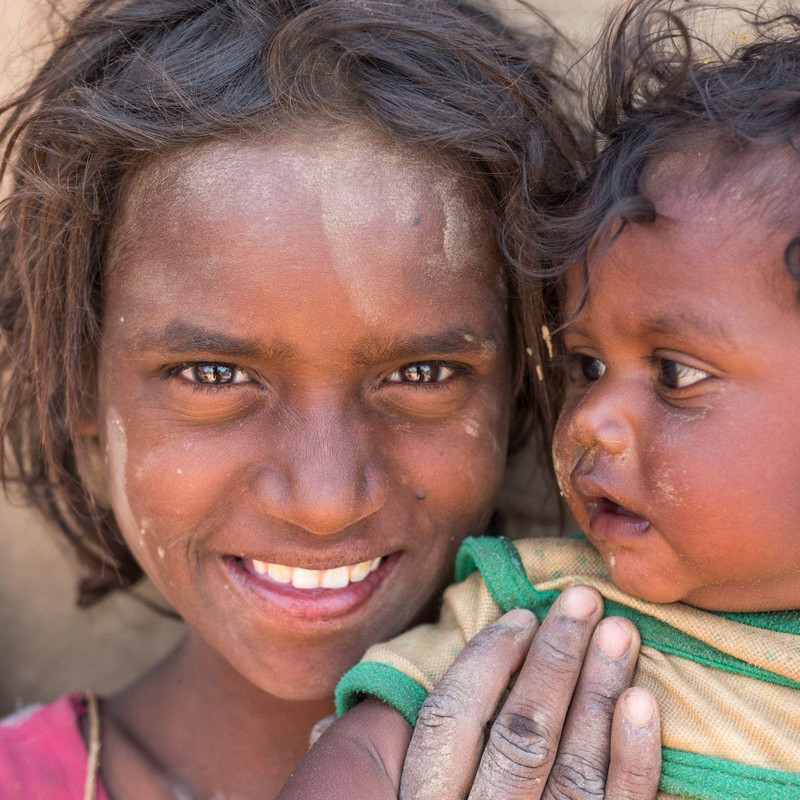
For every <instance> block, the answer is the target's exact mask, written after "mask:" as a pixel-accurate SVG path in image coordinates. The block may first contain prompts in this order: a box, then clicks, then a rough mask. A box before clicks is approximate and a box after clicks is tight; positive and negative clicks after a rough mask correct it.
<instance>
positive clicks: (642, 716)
mask: <svg viewBox="0 0 800 800" xmlns="http://www.w3.org/2000/svg"><path fill="white" fill-rule="evenodd" d="M655 710H656V706H655V703H653V698H652V697H650V695H649V694H648V693H647V692H642V691H633V692H628V694H626V695H625V697H623V699H622V713H623V714H624V715H625V718H626V719H627V720H628V722H630V724H631V725H633V726H634V728H644V727H645V726H646V725H647V724H648V723H649V722H650V720H651V719H653V714H654V713H655Z"/></svg>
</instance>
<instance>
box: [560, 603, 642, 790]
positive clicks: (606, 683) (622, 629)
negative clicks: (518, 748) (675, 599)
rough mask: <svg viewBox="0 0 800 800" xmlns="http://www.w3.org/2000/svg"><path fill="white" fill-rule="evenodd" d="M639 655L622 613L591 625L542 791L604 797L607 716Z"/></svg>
mask: <svg viewBox="0 0 800 800" xmlns="http://www.w3.org/2000/svg"><path fill="white" fill-rule="evenodd" d="M638 655H639V633H638V631H637V630H636V628H635V627H634V626H633V624H632V623H631V622H629V621H628V620H626V619H623V618H622V617H609V618H608V619H604V620H603V621H602V622H601V623H600V624H599V625H598V626H597V628H596V629H595V632H594V635H593V636H592V641H591V644H590V645H589V651H588V653H587V655H586V660H585V661H584V664H583V669H582V670H581V676H580V678H579V680H578V685H577V687H576V688H575V694H574V695H573V697H572V705H571V706H570V709H569V714H568V715H567V721H566V723H565V725H564V732H563V734H562V736H561V743H560V744H559V746H558V753H557V754H556V760H555V763H554V764H553V768H552V769H551V770H550V776H549V777H548V779H547V784H546V788H545V793H544V797H545V798H546V800H556V799H557V798H564V797H570V798H576V799H577V798H587V800H588V798H597V797H603V791H604V789H605V783H606V774H607V772H608V762H609V757H610V750H611V720H612V719H613V717H614V709H615V708H616V705H617V700H618V699H619V697H620V695H621V694H622V693H623V692H624V691H625V690H626V689H627V688H628V687H629V686H630V683H631V679H632V678H633V672H634V670H635V668H636V659H637V657H638Z"/></svg>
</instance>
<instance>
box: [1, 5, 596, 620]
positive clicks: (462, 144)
mask: <svg viewBox="0 0 800 800" xmlns="http://www.w3.org/2000/svg"><path fill="white" fill-rule="evenodd" d="M552 41H553V39H552V35H551V34H548V35H547V36H543V37H541V38H530V39H528V38H525V37H523V36H522V35H521V34H519V33H515V32H513V31H512V30H510V29H509V28H508V27H507V26H506V25H505V24H504V23H503V22H502V21H501V19H500V18H499V17H497V16H495V15H493V14H492V13H490V12H489V11H488V10H487V9H484V8H480V7H478V6H477V5H474V4H472V3H467V2H461V0H89V2H86V3H85V4H84V5H83V7H82V9H81V10H80V11H78V13H77V14H76V15H74V16H73V17H72V18H70V19H67V20H66V21H65V27H64V29H63V32H62V33H61V35H60V38H59V39H58V41H57V42H56V44H55V48H54V50H53V52H52V55H51V56H50V58H49V60H47V62H46V63H45V64H44V66H43V67H42V68H41V69H40V70H39V71H38V73H37V74H36V75H35V77H34V78H33V80H32V81H31V83H30V85H29V86H28V87H27V88H26V89H25V90H24V91H23V92H22V93H21V94H20V95H19V96H18V97H16V98H15V99H13V100H12V101H10V102H9V103H7V104H6V105H5V106H3V107H1V108H0V114H3V115H4V116H5V122H4V125H3V127H2V129H1V130H0V137H2V139H3V140H4V142H5V155H4V160H3V164H2V169H3V174H4V175H5V176H6V177H7V178H8V179H10V181H11V191H10V194H9V195H8V197H7V198H6V199H5V200H4V201H3V203H2V207H1V208H0V374H1V375H2V381H1V382H0V442H2V447H3V453H2V459H0V472H2V475H0V477H2V479H3V482H4V484H5V485H6V487H7V488H8V487H9V486H11V484H12V483H14V484H15V485H18V486H21V487H22V489H23V491H24V493H25V495H26V498H27V499H28V500H29V501H31V502H33V503H34V504H36V505H37V506H38V507H39V508H40V509H42V510H43V512H44V513H45V515H46V516H47V517H48V518H49V519H51V520H53V521H55V523H57V525H58V527H59V528H60V530H61V531H62V532H63V533H64V534H65V535H66V537H67V539H68V540H69V542H70V543H71V545H72V547H73V548H74V550H75V551H76V552H77V554H78V556H79V557H80V560H81V563H82V566H83V570H84V574H83V580H82V582H81V585H80V592H79V602H80V603H81V604H84V605H86V604H89V603H91V602H93V601H94V600H96V599H98V598H100V597H101V596H103V595H104V594H106V593H107V592H108V591H110V590H112V589H115V588H119V587H125V586H130V585H132V584H133V583H134V582H135V581H136V580H137V579H138V578H139V577H140V576H141V571H140V568H139V566H138V565H137V564H136V562H135V561H134V559H133V557H132V556H131V554H130V552H129V551H128V549H127V547H126V546H125V544H124V542H123V540H122V537H121V535H120V533H119V531H118V528H117V525H116V523H115V521H114V518H113V515H112V514H111V512H110V511H109V510H108V508H107V507H106V504H105V503H104V502H102V498H101V497H100V491H99V490H98V489H96V488H93V486H92V480H91V475H92V468H91V464H89V463H88V461H89V456H88V455H87V448H86V447H85V446H84V443H83V442H82V438H81V427H80V423H81V419H82V417H84V416H85V413H86V408H87V404H88V403H89V398H90V397H91V394H92V392H91V387H92V380H93V375H94V371H95V357H96V351H97V347H98V341H99V338H100V335H101V330H100V319H101V313H100V311H101V308H100V307H101V298H102V289H103V262H104V257H105V253H106V248H107V244H108V242H109V235H110V229H111V227H112V225H113V220H114V217H115V210H116V208H117V206H118V203H119V202H120V197H119V195H120V186H121V185H122V184H123V181H124V179H125V178H126V176H128V175H130V174H132V172H133V171H134V170H136V169H137V168H139V167H140V166H141V165H142V164H143V163H144V162H146V161H147V160H148V159H151V158H153V157H159V156H161V155H164V154H168V153H170V152H174V151H176V150H178V149H180V148H184V147H186V146H187V145H191V144H194V143H197V142H202V141H208V140H213V139H219V138H231V137H238V136H243V135H251V134H252V133H253V132H254V131H264V130H267V131H268V130H271V129H272V126H274V125H277V124H282V125H285V124H286V123H287V121H288V122H289V124H291V123H292V121H293V120H294V121H297V120H301V119H302V118H303V117H306V118H307V117H314V118H317V119H323V120H331V121H334V122H335V121H342V120H344V121H353V120H357V121H359V122H362V123H365V124H368V125H371V126H374V127H376V128H378V129H379V130H381V131H383V132H384V133H385V134H387V135H388V136H390V137H394V139H396V140H398V141H400V142H403V143H406V144H410V145H412V146H414V147H417V148H420V149H423V150H425V151H428V152H429V154H430V155H431V156H432V157H434V158H436V157H440V158H443V159H448V160H457V161H458V162H459V163H460V164H462V165H463V166H464V168H465V169H466V170H467V171H468V173H470V174H474V176H475V178H476V180H479V181H480V182H481V183H482V184H483V185H485V186H486V187H487V188H488V192H487V202H488V203H489V204H491V206H492V208H491V212H492V214H493V215H494V217H495V218H496V219H497V231H498V242H499V246H500V249H501V252H502V254H503V255H504V258H505V262H506V267H507V269H506V272H507V276H506V277H507V286H508V288H509V294H510V303H511V312H510V313H511V317H512V327H513V330H514V332H515V341H514V349H515V356H514V358H515V374H516V389H517V393H516V398H517V400H516V415H515V420H514V436H513V440H514V442H520V441H522V440H523V439H524V438H525V437H526V435H529V434H530V433H531V431H538V433H539V435H540V436H541V438H543V439H546V438H547V436H548V431H549V429H550V425H551V422H552V414H551V408H552V407H553V404H552V403H551V402H550V401H549V399H548V395H547V393H546V392H545V391H544V390H543V386H544V384H543V383H542V382H541V377H540V379H538V380H537V373H538V375H539V376H544V379H545V381H546V377H547V376H546V373H547V371H548V364H547V358H546V357H543V351H542V347H543V345H542V343H541V341H540V339H541V336H540V335H539V334H540V330H541V325H542V324H543V323H544V322H545V321H546V319H547V314H546V311H547V308H548V306H547V300H546V298H545V297H544V294H543V292H542V288H541V286H540V285H539V281H538V278H537V275H539V273H540V271H541V269H542V268H544V267H545V266H546V265H549V263H550V260H551V259H552V258H553V257H554V251H553V250H552V249H551V248H550V245H549V239H548V236H547V230H548V226H547V222H548V219H549V218H550V216H552V215H553V214H557V213H560V212H561V210H562V209H563V208H565V207H566V205H565V204H566V203H567V202H568V200H569V197H570V196H571V189H572V187H573V186H574V180H575V177H576V174H577V171H578V170H579V169H580V164H581V159H580V153H579V148H578V146H577V145H576V139H575V135H574V131H573V126H572V125H571V124H570V122H569V119H568V116H567V115H566V114H565V113H564V112H563V111H562V110H560V103H559V101H558V95H560V94H561V84H560V81H559V78H558V76H557V75H556V73H555V72H554V69H553V68H552V66H551V65H552V55H553V47H552ZM0 177H2V176H0ZM545 352H546V351H545Z"/></svg>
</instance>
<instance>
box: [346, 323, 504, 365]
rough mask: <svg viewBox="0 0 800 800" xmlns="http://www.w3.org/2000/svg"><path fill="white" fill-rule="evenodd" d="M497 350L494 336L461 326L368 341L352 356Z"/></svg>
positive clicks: (371, 359)
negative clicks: (435, 331)
mask: <svg viewBox="0 0 800 800" xmlns="http://www.w3.org/2000/svg"><path fill="white" fill-rule="evenodd" d="M497 350H499V343H498V342H496V341H495V340H494V339H493V338H490V337H486V336H482V335H479V334H477V333H475V331H474V330H472V328H469V327H466V326H462V327H458V328H452V329H450V330H447V331H441V332H437V333H432V334H422V335H418V336H408V337H394V338H392V339H389V340H388V341H375V340H370V341H367V342H364V343H363V344H362V345H361V346H360V347H358V348H357V349H356V350H355V352H354V354H353V357H354V359H355V360H356V361H357V362H358V363H360V364H376V363H381V362H385V361H399V360H402V359H405V358H419V357H420V356H423V355H426V354H431V353H439V354H442V355H456V354H459V353H464V354H466V353H475V352H495V351H497Z"/></svg>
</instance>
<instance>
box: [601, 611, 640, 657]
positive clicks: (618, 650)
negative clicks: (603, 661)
mask: <svg viewBox="0 0 800 800" xmlns="http://www.w3.org/2000/svg"><path fill="white" fill-rule="evenodd" d="M632 638H633V637H632V636H631V630H630V628H629V627H628V626H627V625H623V624H622V623H620V622H617V621H616V620H613V619H604V620H603V621H602V622H601V623H600V626H599V627H598V629H597V646H598V647H599V648H600V650H601V651H602V652H603V653H604V654H605V655H607V656H608V657H609V658H613V659H617V658H622V656H624V655H625V653H627V652H628V650H629V649H630V646H631V639H632Z"/></svg>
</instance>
